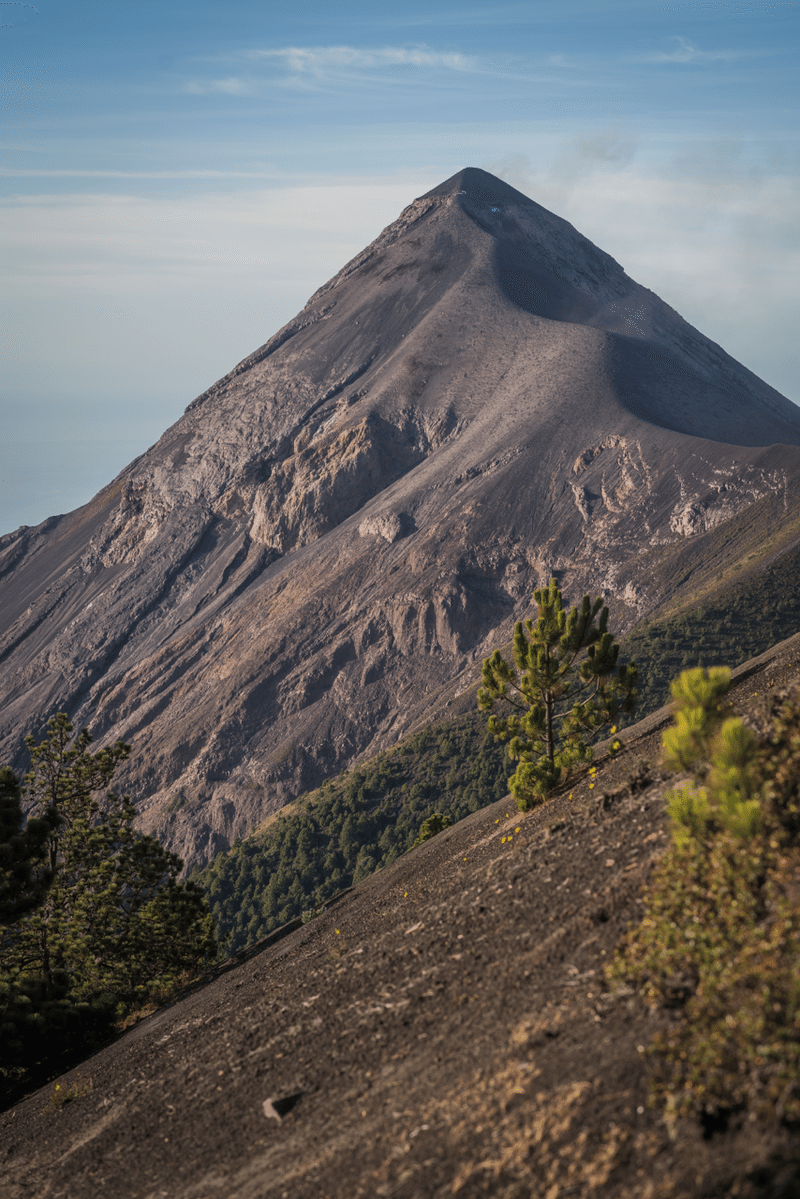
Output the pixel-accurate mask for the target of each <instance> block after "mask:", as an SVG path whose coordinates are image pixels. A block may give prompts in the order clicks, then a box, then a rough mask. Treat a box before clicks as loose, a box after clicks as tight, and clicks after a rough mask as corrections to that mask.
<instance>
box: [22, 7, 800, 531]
mask: <svg viewBox="0 0 800 1199" xmlns="http://www.w3.org/2000/svg"><path fill="white" fill-rule="evenodd" d="M798 11H799V10H798V6H797V5H796V4H789V3H778V2H776V3H775V4H772V5H770V6H765V5H755V4H750V3H747V2H746V0H743V2H741V3H735V2H733V0H732V2H731V3H726V4H718V5H713V6H688V5H687V6H671V7H665V8H663V9H659V10H654V9H652V8H651V7H650V6H649V5H647V4H646V3H644V2H643V0H610V3H609V4H606V5H604V6H603V8H602V11H601V10H600V9H598V8H597V6H596V5H595V4H593V3H591V2H590V0H568V2H567V3H562V4H560V5H555V4H552V3H550V2H549V0H545V2H543V3H542V4H540V5H536V6H534V7H532V6H530V5H522V4H516V3H511V4H508V5H490V6H488V7H478V6H472V7H471V6H469V5H468V6H466V7H464V8H463V9H462V8H460V9H459V10H458V11H455V10H450V9H448V8H440V9H435V10H433V11H431V10H430V8H429V6H423V5H422V4H421V3H420V2H419V0H411V2H410V3H409V4H408V5H406V6H404V8H403V9H402V11H398V12H397V13H386V12H384V11H382V10H377V11H374V12H373V11H371V10H370V8H369V7H368V6H365V5H364V4H363V3H347V2H345V3H344V4H342V5H340V6H338V7H337V9H336V10H335V11H332V10H330V9H329V8H328V7H326V6H324V5H321V4H319V3H312V4H311V5H310V6H306V7H304V8H303V9H302V10H298V11H297V12H288V13H287V12H282V13H274V12H269V13H267V12H265V10H264V9H263V7H262V6H259V5H257V4H255V3H253V0H233V3H231V4H229V5H226V6H225V7H224V9H223V8H221V7H219V6H212V5H209V4H208V3H206V2H204V0H201V3H200V4H199V5H197V6H196V7H194V8H193V9H192V11H191V14H189V13H188V12H187V11H186V10H184V9H182V8H179V7H177V6H176V7H170V6H169V5H167V6H162V7H161V8H160V9H159V14H158V22H157V23H156V24H155V25H154V23H153V20H152V13H151V12H149V11H148V10H147V8H146V6H140V5H133V4H130V3H129V2H128V0H123V2H122V3H121V4H120V5H117V6H115V7H114V8H113V9H108V8H107V7H106V6H102V5H100V4H98V3H97V2H96V0H77V2H76V3H72V4H70V5H69V6H67V5H66V4H65V3H63V0H47V2H45V3H41V4H35V5H26V4H15V5H10V4H0V17H2V20H0V24H1V25H2V28H1V29H0V36H1V37H2V39H3V43H4V45H3V49H4V52H5V56H6V61H7V63H8V80H9V84H8V87H7V90H6V94H5V100H4V109H5V118H6V119H5V122H4V146H3V151H4V152H3V167H2V169H0V176H1V177H2V182H3V199H2V206H3V232H2V235H0V236H2V242H3V246H4V250H5V253H4V268H3V283H4V287H3V292H4V300H3V308H2V314H3V320H4V325H5V327H6V329H7V334H6V341H5V345H4V377H3V401H2V420H3V429H4V434H5V436H4V439H3V453H2V456H0V534H5V533H8V532H11V531H13V530H14V529H15V528H17V527H18V526H19V525H20V524H28V525H36V524H38V523H40V522H41V521H42V520H44V519H45V518H46V517H48V516H51V515H56V514H59V513H62V512H68V511H71V510H73V509H74V508H76V507H78V506H80V505H81V504H82V503H85V502H87V501H88V500H89V499H91V497H92V496H93V495H94V494H95V493H96V492H97V491H98V490H99V489H100V488H101V487H102V486H104V485H105V484H107V483H108V482H110V481H111V479H112V478H113V477H114V476H115V475H116V474H117V473H118V472H119V471H120V470H121V469H123V467H124V466H126V465H127V463H128V462H129V461H131V460H132V459H133V458H135V457H136V456H137V455H139V454H141V453H143V452H144V451H145V450H146V449H147V448H148V447H149V446H150V445H152V444H153V443H154V442H155V441H156V440H157V439H158V438H159V437H160V436H161V434H162V433H163V432H164V431H165V429H166V428H168V427H169V425H171V424H172V423H174V421H175V420H177V419H178V418H179V417H180V415H181V414H182V412H183V410H184V408H185V407H186V405H187V404H188V403H190V402H191V401H192V400H193V399H194V398H195V397H196V396H197V395H199V394H201V393H202V392H203V391H204V390H206V389H207V388H208V387H209V386H211V385H212V384H213V383H214V382H215V381H216V380H217V379H219V378H221V377H222V376H223V375H225V374H226V373H227V372H228V371H229V370H230V369H231V368H232V367H233V366H234V365H235V364H236V363H237V362H239V361H241V359H243V358H245V357H246V356H247V355H248V354H250V353H252V351H253V350H255V349H256V348H257V347H258V346H259V345H261V344H263V343H264V342H265V341H266V340H267V339H268V338H269V337H270V336H271V335H272V334H273V333H274V332H276V331H277V330H278V329H279V328H280V327H281V326H282V325H283V324H285V323H286V322H287V321H288V320H290V319H291V318H292V317H293V316H294V315H295V314H296V313H297V312H298V311H300V310H301V309H302V308H303V306H304V305H305V303H306V301H307V300H308V298H309V297H310V296H311V295H312V294H313V292H314V291H316V290H317V288H319V287H320V286H322V284H324V283H325V282H326V281H327V280H328V279H329V278H330V277H331V276H332V275H334V274H335V273H336V272H337V271H338V270H339V269H341V267H342V266H343V265H344V264H345V263H346V262H347V261H348V260H349V259H350V258H352V257H353V256H354V255H355V254H356V253H358V252H359V251H360V250H361V249H362V248H363V247H364V246H365V245H367V244H368V243H369V242H370V241H371V240H373V238H375V237H376V236H377V235H378V234H379V233H380V231H381V229H382V228H384V227H385V226H386V225H387V224H389V223H391V221H393V220H394V219H396V217H397V216H398V215H399V213H400V211H401V210H402V208H403V207H405V206H406V205H407V204H408V203H410V202H411V201H412V200H413V199H414V198H416V197H417V196H419V195H422V194H424V192H426V191H428V190H430V189H431V188H433V187H436V186H437V185H438V184H439V183H441V182H442V181H443V180H445V179H447V178H448V177H450V176H451V175H453V174H454V173H455V172H456V171H458V170H460V169H462V168H463V167H466V166H479V167H482V168H483V169H485V170H489V171H491V172H492V173H493V174H496V175H498V176H499V177H501V178H503V179H505V180H506V181H507V182H508V183H510V184H512V185H513V186H514V187H516V188H518V189H519V190H520V191H522V192H524V193H525V194H526V195H528V196H530V197H531V198H532V199H534V200H536V201H537V202H538V203H540V204H542V205H543V206H544V207H546V208H548V209H550V210H552V211H553V212H555V213H557V214H558V215H559V216H561V217H563V218H564V219H566V220H568V221H570V222H571V223H572V224H573V225H575V227H576V228H577V229H578V230H579V231H580V232H581V233H582V234H583V235H584V236H586V237H588V238H589V239H590V240H591V241H593V242H594V243H595V244H596V245H598V246H599V247H600V248H601V249H603V250H604V251H606V252H607V253H609V254H611V255H612V256H613V257H614V258H615V259H617V261H618V262H620V264H621V265H622V266H623V267H624V268H625V270H626V271H627V273H628V274H629V275H630V276H631V277H632V278H633V279H635V280H636V281H637V282H638V283H640V284H642V285H643V286H645V287H647V288H649V289H650V290H652V291H654V292H656V293H657V294H658V295H659V296H660V297H661V298H662V299H663V300H664V301H666V302H667V303H668V304H670V305H671V306H672V307H673V308H675V309H676V310H677V311H678V312H679V313H680V314H681V315H682V316H683V317H684V318H685V319H686V320H687V321H689V323H690V324H692V325H695V326H696V327H697V328H698V329H699V330H700V331H701V332H702V333H703V334H705V335H706V336H707V337H709V338H711V339H712V340H713V341H715V342H717V343H718V344H719V345H721V346H722V348H723V349H724V350H725V351H726V352H727V353H728V354H730V355H731V356H732V357H733V358H735V359H737V360H738V361H739V362H741V363H742V364H743V365H744V366H746V367H747V368H748V369H749V370H751V371H752V372H753V373H754V374H756V375H758V376H759V377H760V378H762V379H763V380H764V381H765V382H767V383H769V384H770V385H771V386H772V387H774V388H775V389H776V390H778V391H779V392H781V393H782V394H783V395H785V396H786V397H787V398H788V399H790V400H791V401H792V402H794V403H796V404H800V388H799V387H798V377H799V376H800V371H799V370H798V368H799V367H800V349H798V346H797V338H796V329H797V326H798V323H800V296H798V290H797V286H796V279H797V275H798V267H799V266H800V250H799V249H798V247H800V235H799V230H798V225H799V224H800V217H799V216H798V210H797V201H796V197H797V193H798V182H800V121H799V120H798V115H799V114H798V103H799V102H798V97H797V94H796V83H795V79H794V62H795V60H796V55H797V48H798V41H800V37H799V36H798Z"/></svg>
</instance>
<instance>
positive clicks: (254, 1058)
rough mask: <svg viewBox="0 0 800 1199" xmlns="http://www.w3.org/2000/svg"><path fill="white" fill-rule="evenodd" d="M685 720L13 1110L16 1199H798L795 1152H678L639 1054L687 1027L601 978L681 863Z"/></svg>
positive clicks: (787, 674) (372, 895)
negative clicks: (651, 1101) (668, 760)
mask: <svg viewBox="0 0 800 1199" xmlns="http://www.w3.org/2000/svg"><path fill="white" fill-rule="evenodd" d="M799 678H800V635H798V636H796V637H793V638H791V639H790V640H789V641H787V642H784V643H782V644H781V645H779V646H778V647H776V649H775V650H772V651H770V652H769V653H768V654H765V655H763V657H762V658H761V659H758V660H756V661H755V662H752V663H749V664H747V665H746V666H744V667H742V668H740V669H739V670H738V671H737V672H736V679H737V682H736V686H735V688H734V691H733V700H734V706H735V707H736V708H737V709H739V710H740V711H742V712H744V713H745V714H748V713H752V712H754V711H755V710H756V709H757V708H758V706H759V704H760V703H761V702H762V700H761V697H762V696H763V695H764V694H765V693H768V692H769V691H771V690H774V689H779V688H781V687H784V686H786V685H788V684H790V683H792V682H793V681H796V680H797V679H799ZM666 719H667V717H666V713H665V712H663V711H662V712H659V713H656V714H654V715H653V716H651V717H650V718H648V719H647V720H646V721H644V722H642V724H640V725H638V726H636V728H635V729H634V730H630V731H629V733H628V738H629V746H628V748H627V749H626V751H625V752H624V753H623V754H622V755H621V756H620V757H619V758H617V759H616V760H615V761H614V762H613V763H609V762H606V763H603V762H602V761H601V762H600V763H599V769H598V771H597V774H596V778H595V780H594V782H592V781H590V779H589V778H588V777H587V778H585V779H584V780H583V781H582V782H581V784H580V785H577V786H575V787H574V788H573V790H572V792H571V794H570V793H566V794H562V795H559V796H557V797H556V798H554V799H553V800H552V801H551V802H550V803H548V804H547V805H544V806H543V807H541V808H539V809H537V810H536V811H534V812H533V813H531V814H529V815H528V816H526V817H521V816H520V815H519V814H518V813H517V812H516V811H515V809H514V808H513V807H512V806H510V805H509V804H508V803H507V801H505V800H502V801H500V802H499V803H495V804H494V805H492V806H491V807H489V808H487V809H484V810H482V811H478V812H476V813H474V814H473V815H471V816H469V817H468V818H467V819H466V820H464V821H462V822H461V823H460V824H458V825H457V826H455V827H453V828H451V829H448V830H446V831H445V832H444V833H441V834H440V835H439V836H437V837H436V838H434V839H433V840H432V841H429V842H428V843H426V844H425V845H423V846H421V847H420V848H418V849H416V850H414V851H413V852H412V853H410V854H408V855H405V856H404V857H402V858H399V859H398V860H397V861H396V862H394V863H393V864H392V865H391V866H388V867H387V868H385V869H384V870H383V871H380V872H379V873H378V874H376V875H373V876H372V877H370V878H368V879H366V880H365V881H364V882H362V883H361V884H360V885H359V886H357V887H356V888H355V889H354V890H353V891H351V892H349V893H348V894H346V895H344V896H343V897H342V898H341V899H340V900H339V902H338V903H336V904H334V905H333V906H332V907H330V908H329V909H328V910H327V911H325V912H323V913H322V914H321V915H320V916H318V917H317V918H316V919H314V920H313V921H311V922H310V923H308V924H306V925H303V926H301V927H299V928H297V929H295V930H294V931H292V932H291V933H289V935H287V936H283V937H280V936H279V935H278V934H273V936H272V938H270V939H268V940H267V941H265V942H262V943H261V944H260V945H258V946H255V947H253V948H252V949H251V950H249V951H248V952H247V953H246V954H243V955H242V956H241V959H240V960H239V961H238V963H237V962H233V963H231V965H230V967H229V968H227V969H225V970H224V971H222V972H221V973H220V974H219V975H218V976H217V977H215V978H214V979H212V980H210V981H208V982H206V983H205V984H203V985H201V986H198V987H197V988H196V989H195V990H194V991H193V992H192V993H190V994H188V995H187V996H185V997H184V998H183V999H181V1000H180V1001H178V1002H176V1003H175V1004H173V1005H172V1006H171V1007H170V1008H168V1009H166V1010H163V1011H161V1012H158V1013H156V1014H155V1015H153V1016H152V1017H150V1018H148V1019H147V1020H145V1021H143V1022H142V1023H141V1024H140V1025H139V1026H138V1027H137V1028H135V1029H133V1030H132V1031H131V1032H129V1033H127V1034H126V1035H124V1036H122V1037H121V1038H120V1039H119V1040H118V1041H117V1042H116V1043H115V1044H113V1045H111V1046H109V1047H108V1048H107V1049H105V1050H104V1051H102V1052H101V1053H99V1054H97V1055H96V1056H95V1057H93V1058H92V1059H90V1060H89V1061H87V1062H86V1063H85V1064H84V1065H83V1066H82V1067H81V1068H79V1069H78V1070H75V1071H72V1072H71V1073H70V1074H68V1075H66V1076H64V1077H63V1078H61V1079H60V1080H58V1081H57V1083H51V1084H50V1085H48V1086H47V1087H45V1088H43V1089H42V1090H40V1091H38V1092H37V1093H36V1094H34V1095H32V1096H30V1097H29V1098H28V1099H26V1100H25V1101H23V1102H21V1103H20V1104H19V1105H18V1106H17V1107H16V1108H15V1109H14V1110H12V1111H9V1112H7V1113H6V1114H5V1115H4V1116H3V1117H2V1120H1V1121H0V1122H1V1123H2V1129H1V1130H0V1161H2V1163H3V1178H4V1185H3V1194H4V1196H9V1199H23V1196H24V1197H25V1199H29V1197H32V1196H56V1195H68V1196H70V1199H83V1197H86V1199H89V1197H90V1196H91V1197H92V1199H93V1197H94V1196H97V1195H100V1194H102V1195H104V1196H108V1197H110V1199H155V1197H156V1196H164V1195H167V1196H169V1197H170V1199H190V1197H191V1199H199V1197H201V1196H202V1197H205V1196H210V1195H213V1194H224V1195H225V1196H226V1199H227V1197H231V1199H251V1197H252V1199H264V1197H266V1196H269V1197H272V1196H275V1197H278V1196H285V1197H287V1199H289V1197H291V1199H295V1197H297V1199H305V1197H308V1199H311V1197H313V1199H320V1197H325V1199H328V1197H330V1199H336V1197H338V1196H342V1197H344V1196H347V1197H348V1199H349V1197H352V1196H365V1197H366V1196H370V1197H372V1196H375V1195H378V1196H393V1197H401V1199H419V1197H426V1199H427V1197H428V1196H431V1197H434V1196H449V1195H457V1196H462V1197H464V1196H492V1197H508V1199H511V1197H515V1199H517V1197H519V1199H522V1197H523V1196H524V1197H526V1199H527V1197H529V1196H536V1197H538V1196H542V1197H543V1199H544V1197H547V1199H558V1197H560V1196H567V1195H570V1196H587V1197H588V1196H592V1197H595V1196H598V1197H600V1196H602V1197H608V1199H611V1197H612V1196H613V1197H615V1199H616V1197H618V1196H626V1197H627V1196H630V1197H636V1199H639V1197H641V1199H667V1197H678V1196H681V1197H682V1196H686V1197H687V1199H688V1197H690V1196H692V1197H700V1196H708V1197H709V1199H710V1197H711V1196H712V1195H713V1196H719V1197H722V1196H731V1197H733V1196H742V1197H755V1196H763V1197H764V1199H766V1197H767V1196H770V1197H771V1199H789V1197H790V1196H794V1195H796V1194H797V1193H798V1188H800V1167H798V1162H797V1152H796V1146H797V1141H796V1138H792V1137H791V1136H790V1134H789V1133H788V1131H781V1130H777V1131H775V1132H773V1133H771V1134H769V1135H765V1134H764V1133H763V1132H761V1131H759V1130H758V1129H757V1127H756V1125H754V1124H749V1123H748V1124H745V1125H744V1126H743V1127H736V1126H735V1125H732V1126H731V1127H730V1128H729V1129H728V1130H727V1131H725V1132H720V1133H717V1134H716V1135H714V1136H711V1137H710V1138H709V1139H707V1140H706V1139H703V1136H702V1134H701V1132H700V1130H699V1128H698V1127H696V1126H694V1125H692V1124H689V1123H686V1124H678V1125H677V1127H676V1128H675V1129H674V1131H673V1135H672V1137H670V1135H668V1132H667V1129H666V1128H665V1126H664V1124H663V1122H662V1120H661V1119H660V1117H659V1115H658V1113H657V1112H656V1111H654V1110H652V1109H651V1108H650V1107H649V1106H648V1065H647V1061H646V1059H645V1058H644V1057H643V1055H642V1053H641V1052H640V1048H639V1047H640V1046H646V1045H647V1044H649V1042H650V1041H651V1040H652V1037H653V1035H654V1033H655V1032H656V1031H657V1029H658V1028H659V1027H661V1026H663V1025H664V1024H666V1023H667V1022H668V1021H669V1020H671V1019H674V1018H675V1017H674V1015H671V1014H670V1013H669V1012H660V1013H652V1012H650V1011H649V1010H648V1009H647V1008H646V1007H645V1006H644V1005H643V1004H642V1003H641V1002H640V1001H639V1000H638V999H637V998H636V997H635V996H634V995H633V994H632V993H631V992H630V991H629V990H624V989H623V990H617V991H615V992H609V990H608V989H607V987H606V985H605V983H604V980H603V967H604V965H605V964H606V963H607V962H608V960H609V958H610V957H611V955H612V954H613V952H614V949H615V946H616V945H617V943H618V941H619V938H620V936H621V934H622V932H623V931H624V929H625V927H626V925H627V924H628V923H629V922H630V921H631V920H635V919H636V918H637V915H638V914H639V913H640V911H641V905H640V897H641V892H642V887H643V884H644V882H645V880H646V879H647V876H648V874H649V871H650V869H651V866H652V864H653V862H654V860H655V859H656V858H657V857H658V856H659V854H660V853H661V851H662V849H663V847H664V846H665V844H666V842H667V832H666V823H665V819H664V790H665V784H666V783H667V781H668V780H667V779H666V777H665V775H664V773H663V771H662V770H661V769H660V767H659V766H658V760H659V746H660V731H661V729H662V728H663V725H664V723H665V720H666ZM65 1099H66V1100H67V1102H64V1100H65Z"/></svg>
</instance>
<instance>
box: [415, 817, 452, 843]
mask: <svg viewBox="0 0 800 1199" xmlns="http://www.w3.org/2000/svg"><path fill="white" fill-rule="evenodd" d="M452 823H453V822H452V820H451V819H450V817H449V816H448V815H447V813H446V812H445V813H444V814H443V813H442V812H434V813H433V815H432V816H429V817H428V819H427V820H423V822H422V824H421V826H420V830H419V836H418V837H417V838H416V840H415V841H414V844H413V846H412V847H411V848H412V849H416V847H417V846H418V845H422V843H423V841H430V839H431V837H435V836H436V834H437V833H440V832H441V831H442V829H445V828H449V827H450V825H451V824H452Z"/></svg>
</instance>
